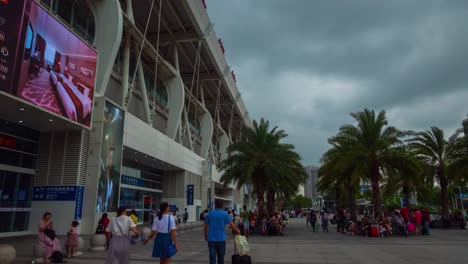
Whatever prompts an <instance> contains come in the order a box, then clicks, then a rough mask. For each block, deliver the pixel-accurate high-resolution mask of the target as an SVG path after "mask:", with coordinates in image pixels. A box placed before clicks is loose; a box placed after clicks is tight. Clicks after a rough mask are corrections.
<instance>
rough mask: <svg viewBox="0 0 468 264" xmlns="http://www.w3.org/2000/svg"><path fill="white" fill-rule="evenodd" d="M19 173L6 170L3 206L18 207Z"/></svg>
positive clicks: (2, 198)
mask: <svg viewBox="0 0 468 264" xmlns="http://www.w3.org/2000/svg"><path fill="white" fill-rule="evenodd" d="M17 180H18V173H16V172H10V171H4V180H3V192H2V197H1V200H2V207H16V202H15V201H16V182H17Z"/></svg>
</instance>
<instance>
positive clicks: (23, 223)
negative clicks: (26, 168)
mask: <svg viewBox="0 0 468 264" xmlns="http://www.w3.org/2000/svg"><path fill="white" fill-rule="evenodd" d="M32 180H33V175H31V174H25V173H18V172H12V171H5V170H0V208H1V209H2V210H1V212H0V219H2V220H1V221H0V233H4V232H19V231H27V230H28V227H29V213H30V211H31V196H32Z"/></svg>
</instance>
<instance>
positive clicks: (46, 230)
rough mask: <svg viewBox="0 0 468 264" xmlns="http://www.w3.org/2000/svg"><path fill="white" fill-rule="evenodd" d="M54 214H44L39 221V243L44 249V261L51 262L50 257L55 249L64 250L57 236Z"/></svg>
mask: <svg viewBox="0 0 468 264" xmlns="http://www.w3.org/2000/svg"><path fill="white" fill-rule="evenodd" d="M51 218H52V214H51V213H49V212H47V213H45V214H44V215H43V216H42V220H41V222H40V223H39V230H38V237H39V245H41V247H42V250H43V251H44V263H50V258H51V257H52V254H53V253H54V252H55V251H59V252H62V245H60V241H59V240H58V239H57V238H56V237H55V232H54V226H53V222H52V220H51Z"/></svg>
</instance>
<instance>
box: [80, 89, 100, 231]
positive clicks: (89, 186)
mask: <svg viewBox="0 0 468 264" xmlns="http://www.w3.org/2000/svg"><path fill="white" fill-rule="evenodd" d="M105 102H106V101H105V99H104V97H95V98H94V109H93V120H92V122H93V124H92V129H91V135H90V139H89V155H88V166H87V175H86V185H85V192H84V199H83V205H84V206H83V214H82V218H81V224H80V227H81V234H92V233H94V229H95V227H96V225H97V221H98V219H97V218H98V217H99V216H96V215H97V213H96V203H97V192H98V179H99V171H100V161H101V145H102V133H103V128H104V108H105Z"/></svg>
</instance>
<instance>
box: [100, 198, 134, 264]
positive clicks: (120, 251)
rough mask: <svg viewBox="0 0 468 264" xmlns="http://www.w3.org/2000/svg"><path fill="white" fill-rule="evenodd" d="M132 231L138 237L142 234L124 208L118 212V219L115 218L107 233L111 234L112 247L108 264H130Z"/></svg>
mask: <svg viewBox="0 0 468 264" xmlns="http://www.w3.org/2000/svg"><path fill="white" fill-rule="evenodd" d="M130 230H131V231H133V233H134V234H135V235H137V236H140V232H139V231H138V229H137V228H136V224H135V223H133V221H132V219H131V218H130V217H128V216H127V209H126V208H125V207H123V206H121V207H119V209H118V210H117V217H113V218H112V219H111V220H110V222H109V225H108V226H107V229H106V231H107V232H108V233H109V238H108V239H110V238H111V237H112V239H110V243H109V244H110V245H109V251H108V252H107V258H106V264H116V263H120V264H125V263H128V249H129V247H130V236H131V235H132V234H131V233H130Z"/></svg>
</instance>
